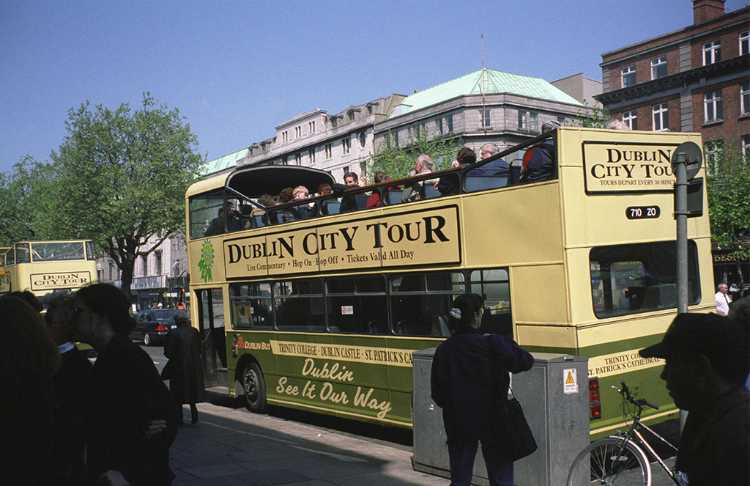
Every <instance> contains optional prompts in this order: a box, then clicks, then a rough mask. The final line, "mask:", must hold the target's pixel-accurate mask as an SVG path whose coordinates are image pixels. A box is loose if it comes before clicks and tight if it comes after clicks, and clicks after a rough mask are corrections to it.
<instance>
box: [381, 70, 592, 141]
mask: <svg viewBox="0 0 750 486" xmlns="http://www.w3.org/2000/svg"><path fill="white" fill-rule="evenodd" d="M590 114H591V108H589V107H586V106H584V105H583V104H582V103H581V102H579V101H578V100H576V99H575V98H573V97H572V96H570V95H568V94H566V93H564V92H563V91H562V90H560V89H559V88H556V87H555V86H553V85H552V84H550V83H549V82H547V81H545V80H543V79H540V78H533V77H528V76H519V75H516V74H509V73H505V72H501V71H494V70H491V69H481V70H479V71H474V72H472V73H469V74H466V75H464V76H461V77H460V78H457V79H453V80H450V81H447V82H445V83H442V84H439V85H437V86H433V87H431V88H428V89H425V90H423V91H419V92H416V93H414V94H412V95H410V96H407V97H406V98H404V99H403V100H402V101H401V103H400V104H399V105H398V106H396V108H395V109H394V110H393V112H392V113H391V114H390V116H389V117H388V118H387V119H385V120H383V121H382V122H380V123H378V124H377V125H376V126H375V150H376V151H377V150H379V149H380V147H382V146H384V145H385V144H389V143H390V144H392V146H394V145H395V146H398V147H408V146H409V145H411V144H413V143H414V141H415V140H416V139H417V138H418V137H419V136H421V135H425V136H427V138H436V137H449V138H450V137H454V138H456V139H457V140H458V141H459V143H461V144H463V145H466V146H468V147H470V148H472V149H474V150H475V151H476V152H477V153H478V149H479V147H480V146H481V145H482V144H484V143H487V142H492V143H495V144H497V145H498V146H499V147H501V148H506V147H509V146H512V145H515V144H517V143H520V142H522V141H524V140H527V139H529V138H531V137H534V136H536V135H538V134H539V133H540V131H541V126H542V124H543V123H544V122H546V121H548V120H556V121H558V122H559V123H560V124H561V125H569V124H576V123H578V122H579V120H580V118H581V117H584V116H587V115H590Z"/></svg>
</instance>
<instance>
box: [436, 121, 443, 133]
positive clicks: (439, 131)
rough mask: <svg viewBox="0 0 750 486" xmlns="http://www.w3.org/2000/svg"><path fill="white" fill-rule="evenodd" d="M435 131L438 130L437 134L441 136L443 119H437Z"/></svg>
mask: <svg viewBox="0 0 750 486" xmlns="http://www.w3.org/2000/svg"><path fill="white" fill-rule="evenodd" d="M437 129H438V133H439V134H440V135H442V134H443V119H442V118H438V119H437Z"/></svg>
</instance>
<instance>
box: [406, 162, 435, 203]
mask: <svg viewBox="0 0 750 486" xmlns="http://www.w3.org/2000/svg"><path fill="white" fill-rule="evenodd" d="M434 171H435V163H434V162H433V161H432V157H430V156H429V155H427V154H420V155H419V157H417V160H416V161H415V162H414V168H413V169H412V170H410V171H409V177H414V176H418V175H422V174H430V173H432V172H434ZM434 183H435V180H432V179H431V180H427V181H417V182H415V183H414V184H412V185H411V187H407V188H406V189H404V192H403V194H402V195H401V200H402V201H404V202H408V201H417V200H419V199H421V198H422V187H424V184H434Z"/></svg>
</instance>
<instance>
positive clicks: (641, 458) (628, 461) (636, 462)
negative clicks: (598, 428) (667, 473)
mask: <svg viewBox="0 0 750 486" xmlns="http://www.w3.org/2000/svg"><path fill="white" fill-rule="evenodd" d="M587 479H588V481H587ZM567 484H568V486H583V485H586V484H587V485H594V484H597V485H607V486H615V485H625V484H628V485H635V484H642V485H643V486H651V465H650V464H649V462H648V459H647V458H646V454H645V453H644V452H643V450H642V449H641V448H640V447H638V446H637V445H635V444H633V443H632V442H625V439H623V438H621V437H607V438H606V439H600V440H597V441H594V442H592V443H591V444H589V446H588V447H586V448H585V449H584V450H582V451H581V453H580V454H578V456H577V457H576V458H575V460H574V461H573V465H572V466H571V467H570V472H569V473H568V483H567Z"/></svg>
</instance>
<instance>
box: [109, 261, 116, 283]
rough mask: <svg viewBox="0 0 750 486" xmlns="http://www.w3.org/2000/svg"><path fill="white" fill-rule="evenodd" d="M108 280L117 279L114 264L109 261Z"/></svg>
mask: <svg viewBox="0 0 750 486" xmlns="http://www.w3.org/2000/svg"><path fill="white" fill-rule="evenodd" d="M108 280H117V276H116V275H115V264H114V263H112V262H110V264H109V278H108Z"/></svg>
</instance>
